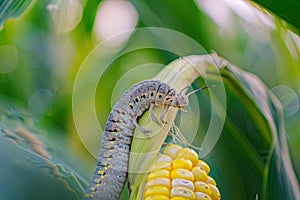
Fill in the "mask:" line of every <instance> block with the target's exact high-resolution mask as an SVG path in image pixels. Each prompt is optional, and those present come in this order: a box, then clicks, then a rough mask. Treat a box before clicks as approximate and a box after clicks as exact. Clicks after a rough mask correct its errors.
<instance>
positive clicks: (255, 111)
mask: <svg viewBox="0 0 300 200" xmlns="http://www.w3.org/2000/svg"><path fill="white" fill-rule="evenodd" d="M212 58H213V59H212ZM199 76H201V77H204V79H205V81H206V83H212V82H213V83H214V84H216V86H217V87H216V88H215V89H216V90H218V88H219V90H220V91H221V92H220V91H219V92H214V90H215V89H213V90H211V91H210V92H209V93H211V94H210V95H211V96H210V98H211V101H214V104H213V105H215V108H212V109H213V111H212V112H213V113H217V116H218V117H219V118H220V119H221V118H222V117H225V123H224V129H223V130H222V134H221V136H220V139H219V141H218V144H217V145H216V146H215V147H214V148H213V149H210V148H211V147H213V146H214V144H211V142H210V141H212V139H213V138H215V137H218V136H217V135H214V132H208V134H207V135H206V136H205V138H204V140H203V143H202V146H201V147H202V150H203V151H201V152H200V157H202V158H203V157H204V158H207V159H208V160H209V159H210V156H207V154H209V153H210V151H211V152H212V154H214V157H213V160H216V161H213V160H212V162H213V163H214V165H217V166H219V168H218V167H216V171H217V172H216V175H215V177H216V179H217V182H218V184H219V188H220V190H221V194H223V196H224V199H228V198H231V199H248V198H249V197H253V198H259V199H297V197H298V196H299V195H300V192H299V184H298V182H297V179H296V176H295V173H294V171H293V168H292V163H291V160H290V156H289V152H288V148H287V142H286V135H285V132H284V123H283V113H282V108H281V105H280V103H279V101H278V100H277V98H276V97H275V96H274V95H273V93H272V92H271V91H270V90H269V89H268V88H267V86H266V85H265V84H264V83H263V82H262V81H261V80H260V79H259V78H258V77H257V76H255V75H254V74H251V73H248V72H245V71H242V70H241V69H239V68H237V67H235V66H233V65H231V64H229V63H228V62H227V61H225V60H224V59H222V58H220V57H218V56H216V55H214V56H213V57H211V56H210V55H202V56H187V57H184V58H181V59H178V60H176V61H174V62H172V63H171V64H169V65H168V66H167V67H166V68H165V69H164V70H162V71H161V72H160V73H159V74H158V75H157V76H156V77H155V78H154V79H159V80H162V81H164V82H167V83H169V84H170V85H172V86H173V87H174V88H175V89H176V90H177V91H179V90H180V89H181V88H184V87H185V86H187V85H189V84H191V83H192V82H194V80H195V79H196V78H198V77H199ZM222 84H224V85H225V88H226V94H225V92H224V90H223V89H224V88H222V87H223V86H222ZM222 95H225V96H226V100H225V101H224V100H222ZM226 101H228V105H229V106H228V107H227V109H226ZM231 102H234V103H233V104H234V105H235V104H237V105H239V109H241V116H242V117H240V116H238V118H246V119H247V121H249V123H248V124H249V125H248V126H249V127H250V128H249V129H250V131H249V130H247V128H245V127H243V126H242V123H240V121H239V119H238V118H235V116H233V114H231V109H233V108H231V104H232V103H231ZM200 103H201V101H200ZM200 103H199V104H200ZM224 111H226V114H225V115H224ZM161 112H162V108H160V107H158V108H157V109H156V110H155V111H154V114H155V115H156V116H159V115H160V113H161ZM176 114H177V110H176V109H172V110H170V112H169V113H168V115H167V117H166V121H168V124H166V125H165V126H164V127H163V128H161V127H159V126H158V125H157V124H155V123H154V122H151V120H150V118H149V117H148V114H147V113H145V114H144V115H143V116H142V117H141V119H140V121H139V123H141V125H142V126H145V127H146V128H148V129H151V130H152V132H153V133H154V136H153V137H152V138H150V139H148V138H146V137H145V136H144V135H143V134H142V133H140V132H139V131H136V133H135V134H136V135H137V137H135V138H134V140H133V143H132V147H131V154H130V162H129V182H130V189H131V197H130V199H143V191H144V187H143V186H144V184H145V178H146V175H147V170H149V167H150V166H151V163H152V162H153V159H154V158H155V156H156V155H157V153H158V152H159V150H160V148H161V146H162V144H163V142H164V140H165V138H166V136H167V133H168V131H169V128H170V126H171V124H172V122H173V121H174V119H175V116H176ZM216 123H217V121H216ZM155 133H158V134H155ZM224 149H226V152H224ZM218 169H219V172H218ZM245 173H247V174H245ZM252 174H253V175H252ZM245 179H247V180H245ZM245 183H248V184H246V185H245Z"/></svg>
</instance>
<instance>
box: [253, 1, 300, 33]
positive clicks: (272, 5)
mask: <svg viewBox="0 0 300 200" xmlns="http://www.w3.org/2000/svg"><path fill="white" fill-rule="evenodd" d="M252 1H253V2H255V3H257V4H259V5H260V6H261V7H264V8H266V9H268V10H269V11H271V12H272V13H274V14H276V15H277V16H279V17H280V18H281V19H284V20H285V21H287V22H288V23H289V24H290V25H292V29H293V30H294V31H295V32H297V33H298V34H299V33H300V20H299V19H300V12H299V9H300V4H299V2H298V1H297V0H286V1H280V0H252Z"/></svg>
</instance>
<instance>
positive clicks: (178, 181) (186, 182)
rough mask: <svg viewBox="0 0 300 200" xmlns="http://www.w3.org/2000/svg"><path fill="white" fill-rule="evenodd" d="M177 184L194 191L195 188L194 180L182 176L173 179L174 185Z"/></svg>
mask: <svg viewBox="0 0 300 200" xmlns="http://www.w3.org/2000/svg"><path fill="white" fill-rule="evenodd" d="M176 186H182V187H186V188H189V189H191V190H193V191H194V190H195V187H194V183H193V182H192V181H189V180H185V179H182V178H175V179H173V180H172V187H176Z"/></svg>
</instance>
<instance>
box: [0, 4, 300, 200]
mask: <svg viewBox="0 0 300 200" xmlns="http://www.w3.org/2000/svg"><path fill="white" fill-rule="evenodd" d="M11 2H13V1H2V2H0V8H1V15H0V17H1V18H0V20H1V21H2V22H4V20H5V19H6V18H5V16H6V15H7V16H8V17H9V19H8V20H7V21H5V22H4V23H3V24H2V28H1V30H0V105H1V107H0V110H1V112H2V117H1V118H0V125H1V127H2V128H1V127H0V128H1V130H2V132H1V133H2V135H5V136H6V137H7V138H6V139H5V141H6V140H7V139H12V138H13V139H14V140H13V141H15V140H16V138H19V137H20V138H22V140H24V141H25V142H24V143H22V142H21V143H18V145H19V146H18V148H15V147H11V146H9V145H7V143H6V142H5V141H4V140H3V141H2V140H1V143H3V145H1V147H0V148H3V149H4V148H5V149H6V151H7V152H6V151H2V152H1V153H0V156H1V161H0V164H1V167H0V169H2V170H3V171H5V170H8V169H9V168H10V169H14V167H15V168H16V169H15V170H17V171H18V170H23V168H22V167H21V166H19V165H17V164H16V163H15V160H12V161H9V162H8V163H10V162H11V163H12V164H11V165H9V164H4V163H5V161H4V159H6V160H9V158H11V157H14V156H17V157H18V158H19V160H21V163H22V162H23V160H26V162H29V163H31V162H33V161H32V159H30V157H32V155H30V156H29V155H28V156H27V155H26V156H24V155H22V152H21V151H19V150H18V149H19V148H21V149H23V150H24V149H25V150H26V151H27V152H29V153H30V152H31V153H32V152H33V154H34V155H35V156H36V153H38V154H39V153H41V152H40V151H36V150H34V148H33V147H32V145H30V142H26V141H27V139H28V137H26V136H24V134H22V131H21V132H20V131H16V129H17V128H21V129H22V130H26V131H28V132H29V133H31V134H33V135H37V136H38V137H39V138H40V139H41V141H43V142H42V143H45V146H43V145H42V146H43V148H44V149H46V151H48V154H49V155H50V156H49V157H51V159H48V160H42V161H37V163H40V164H41V163H42V164H41V165H43V166H46V167H44V168H46V169H48V170H49V171H50V174H52V175H51V177H55V178H56V179H55V180H54V183H52V182H51V183H48V184H49V185H52V186H53V187H48V192H46V194H49V195H51V194H52V192H53V191H61V193H62V194H58V196H57V199H75V198H79V197H80V195H81V192H82V191H83V190H84V188H85V187H86V184H87V183H88V181H89V179H90V177H91V175H92V173H93V168H94V166H95V163H96V160H95V158H94V157H93V156H92V155H91V154H90V152H89V151H88V150H87V149H86V148H85V147H84V145H83V144H82V143H81V141H80V138H79V136H78V134H77V130H76V128H75V123H74V120H73V113H72V91H73V84H74V81H75V78H76V74H77V71H78V70H79V68H80V66H81V65H82V63H83V62H84V60H86V61H87V62H88V59H95V60H96V61H98V62H101V59H100V60H97V58H90V57H88V56H89V55H90V54H91V52H92V51H93V49H95V48H96V47H97V45H99V44H100V43H101V42H103V41H105V40H106V39H107V38H109V37H111V36H113V35H115V34H118V33H121V32H122V31H126V30H129V29H134V28H139V27H162V28H168V29H172V30H175V31H178V32H181V33H183V34H185V35H187V36H189V37H190V38H192V39H194V40H195V41H197V42H198V43H199V44H201V45H202V47H203V49H204V50H206V51H207V52H210V51H212V50H213V51H216V52H217V53H218V54H219V55H221V56H222V57H224V58H226V59H227V60H228V61H230V62H231V63H232V64H234V65H236V66H239V67H240V68H241V69H243V70H246V71H249V72H252V73H254V74H256V75H257V76H258V77H259V78H261V80H262V81H263V82H264V83H265V84H266V85H267V86H268V87H269V88H270V89H272V91H273V92H274V93H275V94H276V95H277V97H278V98H279V99H280V101H281V102H282V104H283V107H284V117H285V118H284V122H285V131H286V136H287V139H288V145H289V150H290V154H291V159H292V164H293V167H294V170H295V173H296V176H297V178H298V181H299V180H300V159H299V156H297V153H298V152H299V151H300V126H299V121H300V112H299V91H300V38H299V35H297V33H299V29H298V28H299V15H298V14H297V13H298V12H295V9H297V8H299V4H300V3H298V2H296V1H291V0H290V2H287V3H286V4H289V3H291V4H290V6H286V7H284V6H283V7H280V8H278V7H276V6H272V5H274V4H275V3H274V4H272V3H270V1H261V2H260V3H261V5H264V6H266V7H267V8H268V9H270V10H271V11H272V12H268V11H267V10H265V9H264V8H263V7H261V5H258V4H255V3H254V2H248V1H229V0H221V1H217V0H213V1H210V0H198V1H182V0H175V1H174V0H172V1H171V0H164V1H158V0H156V1H151V0H146V1H140V0H132V1H121V0H115V1H114V0H113V1H86V0H66V1H60V0H51V1H19V2H21V3H20V5H17V4H16V5H15V8H14V7H13V5H12V8H11V10H7V7H5V5H8V4H9V3H11ZM22 2H24V4H22ZM26 2H27V3H26ZM18 6H19V7H18ZM22 6H23V7H22ZM13 9H16V10H13ZM24 10H25V13H22V11H24ZM13 13H15V15H14V14H13ZM274 13H275V14H274ZM19 14H21V16H19ZM297 15H298V16H297ZM14 16H17V18H11V17H14ZM280 16H284V17H283V18H284V19H285V20H287V21H288V22H289V23H287V22H286V21H283V20H282V19H281V18H280ZM143 41H144V42H146V41H147V42H149V43H151V42H152V43H155V42H157V41H155V38H154V39H153V38H151V37H147V36H145V37H144V38H136V37H135V34H134V31H133V32H128V33H127V34H125V36H124V37H123V38H121V39H119V40H117V41H109V42H108V43H107V45H108V46H107V52H102V54H101V56H103V57H105V55H106V53H107V54H109V53H110V51H111V52H115V51H119V50H120V51H121V50H122V49H124V48H126V46H129V45H132V44H133V45H134V44H135V42H136V43H138V42H143ZM176 42H178V41H174V43H175V44H176ZM186 49H188V50H189V51H188V53H189V54H200V53H205V52H204V51H203V50H200V49H199V51H197V52H194V51H193V50H192V49H189V47H186ZM178 57H179V55H176V54H175V53H173V52H167V51H163V50H158V49H148V48H145V49H140V50H137V51H133V52H130V53H128V54H125V55H123V56H121V57H119V58H118V59H117V60H116V61H114V62H113V63H111V65H110V66H109V67H107V68H106V70H105V71H104V73H103V74H102V76H101V79H100V80H99V82H98V87H97V93H96V100H95V109H96V112H97V116H98V120H99V124H100V125H101V126H103V125H104V124H105V122H106V119H107V116H108V113H109V112H110V110H111V106H112V103H114V102H115V101H116V100H117V99H118V97H119V96H120V95H121V94H122V91H124V90H125V89H127V88H128V87H129V86H130V85H132V84H133V83H136V82H137V81H140V80H143V79H146V78H151V77H153V76H155V75H156V74H157V73H158V72H159V71H160V70H161V69H162V68H163V67H164V66H165V65H167V64H168V63H170V62H171V61H172V60H174V59H176V58H178ZM87 58H88V59H87ZM149 63H150V64H149ZM151 63H153V64H151ZM142 65H147V66H146V67H145V66H143V68H141V69H139V68H138V67H139V66H142ZM145 70H147V71H145ZM125 75H126V78H128V79H129V81H124V80H123V82H121V83H124V82H126V84H127V85H122V84H120V82H118V81H120V80H122V77H123V76H125ZM123 78H124V77H123ZM200 82H201V80H198V82H197V83H195V84H196V85H199V83H200ZM117 84H119V86H120V87H121V88H120V89H118V88H117V89H116V88H115V87H116V85H117ZM228 90H229V91H228V96H227V101H228V107H229V109H230V116H231V117H232V119H233V121H234V123H235V124H237V125H238V126H239V127H240V128H241V129H243V128H245V129H246V130H247V129H249V130H250V129H252V128H253V127H251V125H249V121H248V118H247V117H241V115H240V113H241V108H240V104H239V103H238V102H237V99H236V98H235V97H234V95H233V94H231V93H230V89H228ZM113 92H115V93H116V94H114V93H113ZM198 98H199V99H200V98H201V94H199V96H198ZM200 102H201V101H200ZM74 106H76V105H74ZM200 106H201V105H200ZM202 109H204V110H205V108H202ZM83 112H84V111H83ZM203 116H205V114H203ZM203 116H202V117H201V119H203V118H204V119H203V121H204V122H203V127H204V128H203V129H205V122H206V121H207V120H208V119H209V118H207V119H206V118H205V117H203ZM208 117H209V116H208ZM206 125H207V124H206ZM86 128H87V130H88V129H89V127H88V125H87V127H86ZM3 130H10V131H11V132H12V133H13V134H12V135H11V136H7V132H6V131H3ZM249 132H251V131H249ZM251 137H255V136H251ZM26 138H27V139H26ZM98 139H99V140H100V138H95V139H94V140H98ZM231 139H232V138H230V137H226V136H221V138H220V142H219V143H224V144H225V146H226V144H227V145H228V146H230V145H233V146H234V145H235V143H234V142H232V141H231ZM29 140H30V139H29ZM198 140H199V138H198ZM198 140H196V141H195V142H194V145H197V144H198V145H199V144H200V143H201V141H198ZM221 146H222V145H221ZM92 148H94V149H96V150H97V148H99V147H92ZM230 149H231V150H230ZM231 151H236V149H235V148H234V147H232V148H231V147H228V152H226V151H225V152H224V151H222V149H221V150H220V149H219V150H218V143H217V145H216V150H215V151H212V152H211V154H210V155H209V156H208V158H207V159H208V161H210V163H211V165H212V166H213V167H212V169H213V170H215V175H214V177H215V179H216V180H217V182H218V179H219V180H220V181H219V182H218V183H219V184H220V186H219V188H221V193H222V195H223V199H229V198H234V199H241V198H244V197H245V196H246V197H247V199H255V198H256V197H255V193H249V191H247V190H246V189H245V191H242V192H240V193H239V194H238V195H237V196H235V195H234V194H232V191H230V187H229V186H228V185H230V184H233V185H234V183H231V182H230V181H231V180H230V176H231V175H232V174H234V173H235V172H236V170H238V168H239V167H245V166H244V165H242V164H241V166H238V165H236V164H237V163H239V162H240V161H241V162H243V159H245V158H243V155H242V152H231ZM218 154H219V156H221V155H223V154H224V155H225V157H226V158H228V163H227V162H225V163H223V164H222V166H226V167H225V168H224V169H220V167H219V168H218V162H217V161H218V159H217V157H218ZM266 154H268V152H266ZM46 157H47V156H46ZM239 159H240V160H239ZM28 160H29V161H28ZM33 163H36V162H33ZM11 166H13V168H11ZM34 166H35V165H33V167H30V165H29V166H27V167H28V169H27V170H28V171H27V172H26V171H25V172H24V173H22V174H23V176H24V175H25V176H28V177H27V178H25V180H28V178H29V177H30V178H32V176H31V173H30V172H32V169H33V168H34ZM49 166H52V167H49ZM42 168H43V167H42ZM51 169H52V170H51ZM34 171H35V172H36V171H38V170H37V169H34ZM53 171H58V172H60V173H54V172H53ZM241 171H242V172H243V173H248V172H247V170H245V171H243V170H241ZM52 172H53V173H52ZM225 172H226V173H228V174H227V175H224V174H223V173H225ZM10 173H12V174H14V170H12V171H10V170H8V174H10ZM40 173H41V174H40V177H44V176H45V177H47V175H44V171H43V170H42V171H41V172H40ZM33 174H35V173H33ZM15 176H17V177H16V179H18V178H20V175H18V174H15ZM232 176H233V175H232ZM40 177H39V176H38V175H37V176H36V178H33V179H34V180H36V183H37V184H32V187H30V186H28V185H27V187H28V188H32V189H28V190H30V192H28V190H27V192H25V190H24V191H23V192H24V194H25V193H26V195H27V196H26V195H23V196H22V198H21V197H20V196H18V195H17V194H13V193H14V192H13V191H15V190H19V189H20V188H22V187H24V185H26V183H24V184H23V186H22V184H21V183H22V181H21V183H20V184H19V185H16V184H14V183H15V178H14V179H11V177H10V176H9V175H8V177H7V178H5V179H4V178H3V179H1V178H0V184H1V186H2V185H6V187H1V188H2V189H0V199H1V198H2V196H3V197H4V199H5V198H7V199H26V198H27V197H28V198H29V197H32V196H37V197H42V198H44V199H47V195H46V194H44V195H46V196H42V195H41V194H40V193H41V192H40V191H45V190H46V191H47V189H45V188H42V187H38V185H40V184H39V183H40V182H39V181H41V180H40V179H43V178H40ZM222 177H223V178H222ZM228 178H229V179H228ZM23 179H24V178H23ZM240 179H242V180H241V182H243V183H244V187H245V188H249V187H250V185H252V186H253V184H256V183H255V181H253V183H252V182H251V181H252V179H248V178H246V177H245V178H244V179H243V177H241V178H240ZM55 181H59V182H60V183H61V182H63V181H65V183H64V184H62V185H63V186H61V187H62V188H64V189H61V188H60V189H58V188H56V187H54V186H55ZM44 184H46V183H44ZM222 184H223V185H227V186H224V187H223V189H222ZM20 185H21V186H20ZM66 185H67V186H66ZM252 186H251V187H252ZM251 187H250V188H251ZM298 187H299V186H298ZM227 188H229V189H228V190H227ZM241 188H243V187H241ZM255 189H257V188H255V187H254V189H253V191H254V190H255ZM226 190H227V191H226ZM65 191H69V192H65ZM20 194H22V192H20ZM256 194H260V191H259V190H258V191H257V193H256ZM39 195H40V196H39ZM48 198H49V196H48ZM259 199H260V198H259Z"/></svg>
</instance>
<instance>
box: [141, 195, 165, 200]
mask: <svg viewBox="0 0 300 200" xmlns="http://www.w3.org/2000/svg"><path fill="white" fill-rule="evenodd" d="M145 200H169V196H166V195H154V196H148V197H146V198H145Z"/></svg>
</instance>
